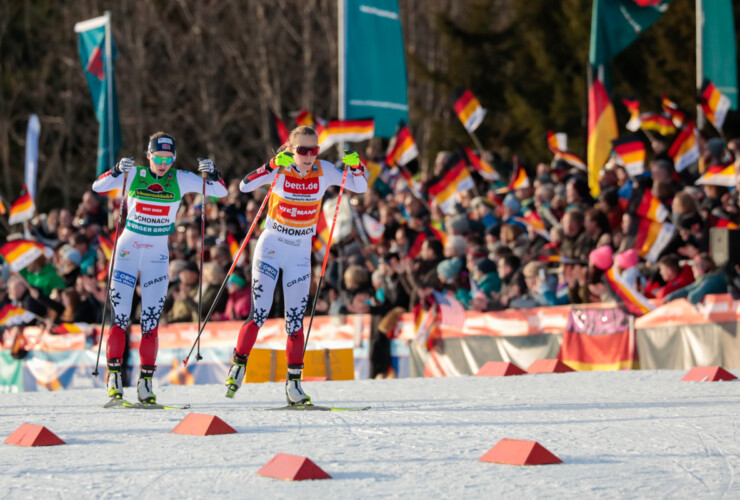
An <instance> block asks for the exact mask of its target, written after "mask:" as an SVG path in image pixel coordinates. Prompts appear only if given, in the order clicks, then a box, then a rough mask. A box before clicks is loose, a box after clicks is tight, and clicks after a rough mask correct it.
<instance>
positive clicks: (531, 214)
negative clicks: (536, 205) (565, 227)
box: [514, 210, 550, 241]
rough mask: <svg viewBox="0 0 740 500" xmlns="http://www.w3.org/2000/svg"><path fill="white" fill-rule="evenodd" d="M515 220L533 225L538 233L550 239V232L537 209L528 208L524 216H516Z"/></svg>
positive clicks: (529, 225) (528, 225)
mask: <svg viewBox="0 0 740 500" xmlns="http://www.w3.org/2000/svg"><path fill="white" fill-rule="evenodd" d="M514 220H517V221H519V222H521V223H522V224H524V225H526V226H527V227H531V228H532V229H533V230H534V231H535V232H536V233H537V234H539V235H540V236H542V237H543V238H545V239H546V240H547V241H550V233H549V232H548V231H547V229H546V228H545V223H544V222H543V220H542V217H541V216H540V214H539V213H538V212H537V210H528V211H527V212H526V213H525V214H524V217H514Z"/></svg>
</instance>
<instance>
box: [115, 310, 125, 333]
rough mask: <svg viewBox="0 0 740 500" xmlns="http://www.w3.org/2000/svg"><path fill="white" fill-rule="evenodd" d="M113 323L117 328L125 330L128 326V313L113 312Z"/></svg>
mask: <svg viewBox="0 0 740 500" xmlns="http://www.w3.org/2000/svg"><path fill="white" fill-rule="evenodd" d="M113 324H114V325H116V326H117V327H118V328H120V329H122V330H125V329H126V327H127V326H128V315H127V314H115V315H113Z"/></svg>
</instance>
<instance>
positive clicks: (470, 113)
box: [453, 90, 486, 134]
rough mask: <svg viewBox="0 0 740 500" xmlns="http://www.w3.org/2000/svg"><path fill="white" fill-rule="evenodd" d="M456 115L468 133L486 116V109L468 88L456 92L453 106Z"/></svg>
mask: <svg viewBox="0 0 740 500" xmlns="http://www.w3.org/2000/svg"><path fill="white" fill-rule="evenodd" d="M453 108H454V109H455V113H457V117H458V118H459V119H460V121H461V122H462V124H463V127H465V130H467V131H468V132H469V133H471V134H472V133H473V132H474V131H475V129H477V128H478V127H479V126H480V124H481V123H482V122H483V118H484V117H485V116H486V110H485V109H483V107H482V106H481V105H480V102H479V101H478V99H477V98H476V97H475V96H474V95H473V93H472V92H471V91H469V90H464V91H462V92H458V93H457V94H456V97H455V105H454V106H453Z"/></svg>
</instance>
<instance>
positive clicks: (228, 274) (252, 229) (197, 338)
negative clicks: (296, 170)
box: [182, 171, 280, 366]
mask: <svg viewBox="0 0 740 500" xmlns="http://www.w3.org/2000/svg"><path fill="white" fill-rule="evenodd" d="M278 177H280V172H279V171H278V173H277V175H276V176H275V179H273V181H272V184H270V189H268V190H267V194H266V195H265V199H264V200H262V204H261V205H260V209H259V210H258V211H257V215H255V217H254V220H253V221H252V226H251V227H250V228H249V232H248V233H247V236H246V237H245V238H244V241H242V244H241V246H240V247H239V251H238V252H237V253H236V256H235V257H234V262H232V263H231V268H230V269H229V272H228V273H226V278H224V282H223V283H222V284H221V288H219V290H218V293H217V294H216V298H215V300H214V301H213V304H211V309H210V310H209V311H208V314H207V315H206V318H205V319H204V320H203V324H202V325H201V326H200V327H199V328H198V336H197V337H195V342H193V346H192V347H191V348H190V352H188V355H187V356H186V357H185V359H183V360H182V364H183V365H184V366H187V365H188V360H189V359H190V355H191V354H193V349H195V344H197V343H198V342H199V341H200V336H201V334H202V333H203V330H204V329H205V327H206V324H207V323H208V320H209V319H211V314H213V309H214V308H215V307H216V304H217V303H218V299H220V298H221V294H222V293H223V291H224V289H225V288H226V283H227V282H228V281H229V276H231V273H233V272H234V269H235V268H236V263H237V262H239V257H241V254H242V252H243V251H244V248H245V247H246V246H247V242H248V241H249V237H250V236H252V232H253V231H254V228H255V227H256V226H257V222H258V221H259V220H260V215H262V211H263V210H264V209H265V205H267V200H268V199H269V198H270V194H271V193H272V189H273V188H274V187H275V183H276V182H277V180H278Z"/></svg>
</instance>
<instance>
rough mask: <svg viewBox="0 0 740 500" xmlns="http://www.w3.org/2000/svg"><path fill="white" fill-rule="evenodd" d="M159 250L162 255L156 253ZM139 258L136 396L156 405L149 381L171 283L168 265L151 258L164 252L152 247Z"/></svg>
mask: <svg viewBox="0 0 740 500" xmlns="http://www.w3.org/2000/svg"><path fill="white" fill-rule="evenodd" d="M159 250H161V252H160V251H159ZM150 252H151V253H148V254H145V255H143V256H142V259H141V277H140V283H141V345H140V346H139V357H140V358H141V371H140V372H139V381H138V383H137V393H138V394H137V395H138V398H139V401H140V402H142V403H155V402H156V400H157V397H156V396H155V395H154V393H153V392H152V389H153V388H152V378H153V376H154V371H155V370H156V369H157V351H158V348H159V339H158V325H159V317H160V316H161V315H162V308H163V307H164V301H165V296H166V295H167V286H168V285H169V282H170V273H169V266H168V262H167V261H166V260H164V261H163V260H160V259H153V258H152V256H157V255H160V253H163V254H166V252H167V249H166V248H163V249H157V248H154V249H152V250H151V251H150Z"/></svg>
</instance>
